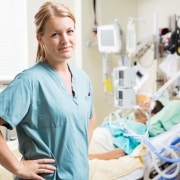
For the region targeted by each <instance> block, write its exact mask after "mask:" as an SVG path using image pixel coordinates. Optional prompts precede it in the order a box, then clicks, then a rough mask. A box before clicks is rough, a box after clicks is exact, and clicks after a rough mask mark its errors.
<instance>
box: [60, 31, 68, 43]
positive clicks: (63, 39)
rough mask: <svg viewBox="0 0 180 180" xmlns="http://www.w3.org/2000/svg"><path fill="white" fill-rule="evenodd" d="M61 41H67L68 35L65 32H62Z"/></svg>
mask: <svg viewBox="0 0 180 180" xmlns="http://www.w3.org/2000/svg"><path fill="white" fill-rule="evenodd" d="M61 42H62V43H66V42H68V36H67V34H65V33H64V34H62V36H61Z"/></svg>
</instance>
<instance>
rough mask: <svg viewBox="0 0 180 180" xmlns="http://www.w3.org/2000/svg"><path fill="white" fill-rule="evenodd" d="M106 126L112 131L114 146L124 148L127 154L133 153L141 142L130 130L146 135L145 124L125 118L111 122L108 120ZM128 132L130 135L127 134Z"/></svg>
mask: <svg viewBox="0 0 180 180" xmlns="http://www.w3.org/2000/svg"><path fill="white" fill-rule="evenodd" d="M104 127H105V128H107V129H109V131H110V132H111V134H112V136H113V144H114V147H116V148H120V149H122V150H123V151H124V152H125V153H126V154H131V153H132V151H133V150H134V149H135V148H136V147H137V146H138V145H139V144H140V141H139V140H138V139H136V138H135V137H133V135H132V134H131V132H130V131H133V132H134V133H136V134H138V135H144V134H145V132H146V125H145V124H142V123H138V122H134V121H132V120H131V121H128V120H124V119H119V120H115V121H112V122H111V123H108V122H107V123H106V124H104ZM124 127H125V129H124ZM127 134H129V135H130V136H127Z"/></svg>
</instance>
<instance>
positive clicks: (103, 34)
mask: <svg viewBox="0 0 180 180" xmlns="http://www.w3.org/2000/svg"><path fill="white" fill-rule="evenodd" d="M97 42H98V49H99V51H100V52H103V53H119V52H120V50H121V40H120V29H119V27H118V25H117V24H116V23H114V24H110V25H102V26H98V27H97Z"/></svg>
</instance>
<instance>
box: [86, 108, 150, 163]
mask: <svg viewBox="0 0 180 180" xmlns="http://www.w3.org/2000/svg"><path fill="white" fill-rule="evenodd" d="M147 118H148V117H147V112H146V111H144V110H142V109H141V108H137V109H135V110H134V118H133V120H122V119H121V120H114V121H112V122H111V124H109V123H108V122H107V123H105V124H104V125H103V127H104V128H106V129H108V130H109V131H110V133H111V135H112V136H113V145H114V149H113V150H110V151H108V152H103V153H96V154H89V159H90V160H91V159H101V160H110V159H118V158H120V157H123V156H125V155H128V154H131V153H132V151H133V150H134V149H135V148H136V147H137V146H138V145H139V144H140V142H139V140H137V139H135V138H132V137H130V136H126V135H125V133H126V131H125V130H124V128H123V126H122V125H125V126H126V127H128V129H129V130H132V131H133V132H135V133H136V134H139V135H143V134H145V132H146V122H147ZM120 122H122V123H123V124H121V123H120Z"/></svg>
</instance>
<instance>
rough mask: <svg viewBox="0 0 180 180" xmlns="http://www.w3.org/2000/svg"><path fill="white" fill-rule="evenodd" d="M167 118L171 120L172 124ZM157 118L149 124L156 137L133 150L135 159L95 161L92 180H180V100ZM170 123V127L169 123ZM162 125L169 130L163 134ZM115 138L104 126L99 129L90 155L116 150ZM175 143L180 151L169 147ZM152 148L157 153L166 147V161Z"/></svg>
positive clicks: (91, 174) (95, 133) (91, 168)
mask: <svg viewBox="0 0 180 180" xmlns="http://www.w3.org/2000/svg"><path fill="white" fill-rule="evenodd" d="M167 110H168V111H167ZM164 116H166V117H167V118H169V121H167V118H166V117H164ZM156 117H157V118H158V121H155V119H156V118H154V119H153V120H152V121H153V122H152V123H150V126H152V127H151V129H149V130H150V131H152V132H151V133H152V134H153V133H154V137H150V138H148V139H147V142H145V141H144V143H142V144H140V145H139V146H138V147H137V148H136V149H135V150H134V151H136V152H135V153H134V152H133V153H134V154H135V155H134V156H133V153H132V155H128V156H125V157H122V158H119V159H116V160H108V161H105V160H104V161H103V160H97V159H96V160H93V161H92V162H90V180H99V179H103V180H167V179H169V180H178V179H177V178H179V176H180V160H179V159H180V150H179V149H180V101H175V103H174V105H173V106H172V103H171V102H170V103H169V104H168V106H165V107H164V108H163V109H162V110H161V113H160V112H159V113H158V116H156ZM159 119H160V121H159ZM169 122H170V124H168V123H169ZM166 124H168V128H169V129H168V128H167V127H166ZM158 125H159V127H158ZM161 126H163V128H164V127H165V128H166V129H165V130H164V132H163V131H162V129H161V128H162V127H161ZM159 132H161V133H159ZM112 138H113V137H112V135H111V134H110V132H108V131H107V130H106V129H104V128H103V127H101V126H100V127H97V128H96V129H95V131H94V134H93V139H92V144H91V145H90V152H92V153H94V152H105V151H107V150H111V149H112V148H113V144H112ZM175 140H176V141H177V142H176V143H175V147H177V149H174V148H169V147H170V146H171V144H172V143H174V141H175ZM148 143H149V144H148ZM151 146H152V147H151ZM143 147H144V151H138V148H142V149H143ZM93 148H94V149H93ZM153 148H155V150H157V151H155V152H158V153H160V151H162V150H163V149H164V148H165V149H166V152H165V155H164V154H163V158H164V157H165V159H162V158H161V157H158V156H157V155H156V154H155V153H154V151H153ZM142 149H141V150H142ZM136 153H137V154H136ZM138 153H139V154H138ZM169 161H170V162H169ZM174 161H175V162H174ZM176 161H177V162H176ZM177 176H178V177H177ZM179 179H180V178H179Z"/></svg>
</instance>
